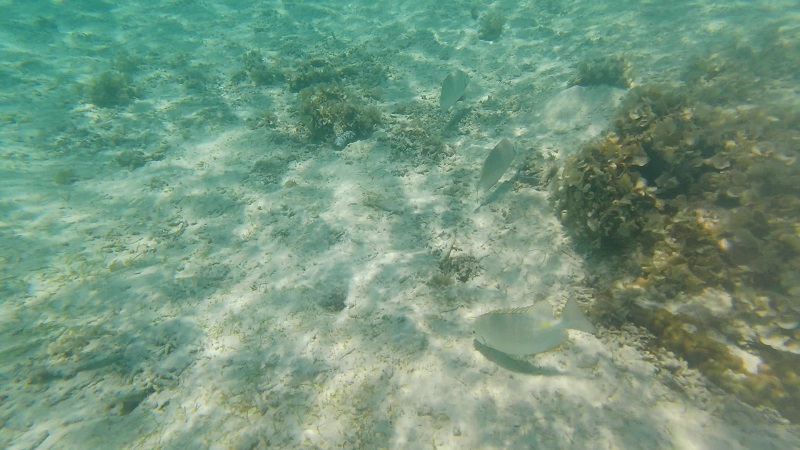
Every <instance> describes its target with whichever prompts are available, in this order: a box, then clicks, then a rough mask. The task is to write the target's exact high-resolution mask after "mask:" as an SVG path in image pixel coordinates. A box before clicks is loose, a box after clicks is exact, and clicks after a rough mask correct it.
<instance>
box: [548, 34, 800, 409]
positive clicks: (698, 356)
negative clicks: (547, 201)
mask: <svg viewBox="0 0 800 450" xmlns="http://www.w3.org/2000/svg"><path fill="white" fill-rule="evenodd" d="M797 47H798V46H797V45H791V44H789V43H787V42H785V41H781V40H778V41H776V42H773V43H772V45H769V43H765V44H764V47H763V48H762V49H761V50H762V51H761V53H759V54H763V55H766V56H765V57H766V58H768V59H769V60H770V61H772V60H776V61H777V60H779V59H781V58H779V57H778V56H776V53H779V54H781V55H782V59H784V60H786V61H794V63H795V64H800V61H798V60H799V59H800V57H798V56H797V55H799V54H800V51H798V50H800V49H798V48H797ZM745 53H746V58H744V57H743V55H742V51H741V50H740V49H735V50H734V51H730V52H725V51H723V52H717V53H715V54H714V55H713V56H712V57H709V58H708V59H707V60H706V62H705V63H699V62H698V61H695V62H693V63H692V64H691V65H690V66H689V68H688V70H687V71H686V73H685V74H684V76H683V80H684V84H682V85H675V86H670V85H652V86H642V87H637V88H634V89H632V90H631V91H630V92H629V93H628V96H627V97H626V98H625V100H624V101H623V103H622V105H621V107H620V110H619V112H618V114H617V117H616V119H615V120H614V122H613V125H612V127H611V129H610V130H609V132H608V134H607V135H606V136H605V137H603V138H602V139H600V140H598V141H596V142H592V143H589V144H587V145H585V146H584V147H583V148H582V149H581V150H580V151H579V152H578V153H576V154H575V155H573V156H572V157H571V158H570V159H569V161H568V162H567V164H566V165H565V167H564V168H563V171H562V173H561V174H560V176H559V177H558V178H557V180H556V181H554V183H553V195H552V197H551V198H552V202H553V204H554V206H555V207H556V208H557V210H558V211H559V214H560V217H561V220H562V222H563V224H564V226H565V227H566V228H567V229H568V230H569V232H570V233H571V235H572V236H573V238H574V239H575V242H576V244H577V245H578V246H579V247H580V248H581V249H583V250H584V251H585V252H586V253H588V254H590V257H591V258H593V259H594V262H595V264H593V266H595V267H597V268H598V269H597V277H596V280H597V281H596V285H595V288H596V291H597V292H598V308H599V311H598V312H597V313H596V317H598V318H600V319H602V320H605V321H606V323H609V324H612V325H613V324H619V323H621V322H624V321H632V322H634V323H636V324H637V325H640V326H644V327H646V328H647V329H649V330H650V331H651V332H652V333H653V334H654V335H655V337H656V340H657V342H658V343H659V344H660V345H662V346H663V347H665V348H668V349H670V350H672V351H673V352H675V353H676V354H678V355H679V356H681V357H683V358H684V359H686V361H687V362H688V363H689V364H690V365H691V366H693V367H695V368H697V369H699V370H700V371H702V372H703V373H704V374H705V375H706V377H707V378H708V379H709V380H711V381H713V382H714V383H716V384H717V385H719V386H720V387H722V388H724V389H725V390H727V391H728V392H731V393H734V394H735V395H736V396H737V397H738V398H740V399H741V400H743V401H745V402H747V403H750V404H753V405H760V406H767V407H771V408H775V409H777V410H778V411H779V412H781V413H782V414H783V415H784V417H786V418H787V419H789V420H792V421H794V422H798V421H800V409H798V408H797V407H795V406H793V402H791V401H787V398H800V377H798V376H797V369H796V368H797V367H800V305H798V304H797V302H796V301H795V300H794V299H795V298H796V297H797V295H798V294H800V281H798V277H797V276H796V275H797V274H798V273H800V226H798V225H797V224H798V223H800V164H798V163H797V142H799V141H800V132H799V131H798V130H800V113H798V112H797V109H796V108H795V107H794V106H793V105H792V104H791V101H787V100H786V99H785V98H781V96H780V95H777V93H778V92H780V91H781V88H780V86H781V83H782V82H783V80H782V79H774V80H772V81H771V82H769V83H767V82H765V81H764V80H763V77H765V76H766V73H765V72H764V70H763V66H764V62H763V61H759V56H758V55H759V54H756V53H749V52H745ZM784 64H789V65H791V63H784ZM781 73H783V72H782V71H780V70H777V71H776V72H775V74H776V75H778V76H779V75H780V74H781ZM740 86H745V88H740ZM768 88H769V89H771V90H767V89H768ZM756 89H762V90H763V92H761V93H758V92H757V91H756ZM772 90H774V91H772ZM709 289H711V290H715V291H718V292H722V293H724V296H725V297H726V298H729V299H730V300H729V303H730V306H729V307H727V308H726V309H724V310H723V311H722V312H715V313H713V314H712V313H709V312H708V311H711V310H712V305H711V304H710V303H709V300H708V298H706V297H704V295H705V294H707V292H709ZM642 306H646V308H643V307H642ZM670 311H673V312H675V311H677V313H673V312H670ZM684 311H692V313H684ZM697 311H705V312H706V313H702V314H698V313H696V312H697ZM735 347H738V349H739V350H737V351H738V352H740V353H741V352H744V353H749V354H751V355H754V356H755V357H756V358H758V359H759V360H760V361H761V365H760V366H759V367H758V368H757V370H756V372H750V371H747V370H745V369H744V368H743V367H744V366H743V364H742V361H741V359H740V357H739V356H736V353H735V352H732V350H731V349H732V348H735Z"/></svg>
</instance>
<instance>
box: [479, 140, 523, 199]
mask: <svg viewBox="0 0 800 450" xmlns="http://www.w3.org/2000/svg"><path fill="white" fill-rule="evenodd" d="M516 154H517V152H516V150H514V143H513V142H511V141H509V140H508V139H503V140H502V141H500V142H499V143H498V144H497V145H495V146H494V148H493V149H492V151H491V152H489V156H487V157H486V161H484V162H483V169H481V178H480V180H478V190H479V191H481V190H482V191H484V192H485V191H488V190H489V188H491V187H492V186H494V184H495V183H497V181H498V180H499V179H500V178H502V177H503V174H504V173H506V170H508V168H509V167H510V166H511V163H512V162H513V161H514V157H515V156H516Z"/></svg>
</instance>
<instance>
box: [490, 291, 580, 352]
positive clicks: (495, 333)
mask: <svg viewBox="0 0 800 450" xmlns="http://www.w3.org/2000/svg"><path fill="white" fill-rule="evenodd" d="M568 328H570V329H573V330H580V331H585V332H587V333H594V331H595V329H594V325H592V324H591V323H590V322H589V321H588V320H587V319H586V317H585V316H584V315H583V313H582V312H581V310H580V308H578V303H577V302H576V301H575V300H574V299H569V300H567V304H566V305H565V306H564V311H563V312H562V314H561V317H560V318H559V319H556V318H555V317H554V316H553V309H552V308H551V307H550V304H549V303H547V302H539V303H536V304H534V305H531V306H526V307H523V308H513V309H500V310H497V311H492V312H488V313H486V314H483V315H480V316H478V318H477V319H475V333H476V334H477V339H478V341H480V342H481V343H483V344H484V345H486V346H488V347H491V348H493V349H495V350H498V351H501V352H503V353H507V354H509V355H533V354H536V353H541V352H544V351H547V350H550V349H551V348H554V347H557V346H559V345H561V344H562V343H563V342H564V341H566V340H567V337H568V335H567V329H568Z"/></svg>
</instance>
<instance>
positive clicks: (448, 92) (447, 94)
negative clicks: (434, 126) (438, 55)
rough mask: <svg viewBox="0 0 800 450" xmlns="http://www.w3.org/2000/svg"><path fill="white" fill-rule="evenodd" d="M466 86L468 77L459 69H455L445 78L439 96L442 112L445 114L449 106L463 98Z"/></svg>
mask: <svg viewBox="0 0 800 450" xmlns="http://www.w3.org/2000/svg"><path fill="white" fill-rule="evenodd" d="M468 84H469V76H467V74H466V73H465V72H464V71H463V70H461V69H456V70H455V72H453V73H451V74H450V75H448V76H447V77H445V79H444V81H442V93H441V94H440V95H439V106H440V107H441V108H442V112H447V110H448V109H450V107H451V106H453V105H455V104H456V102H457V101H459V100H461V99H463V98H464V97H465V95H464V92H466V90H467V85H468Z"/></svg>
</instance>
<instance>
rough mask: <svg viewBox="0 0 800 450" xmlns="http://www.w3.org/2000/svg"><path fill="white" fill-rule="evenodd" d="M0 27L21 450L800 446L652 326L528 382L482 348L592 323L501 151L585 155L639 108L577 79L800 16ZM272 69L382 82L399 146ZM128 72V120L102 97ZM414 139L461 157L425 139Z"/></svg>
mask: <svg viewBox="0 0 800 450" xmlns="http://www.w3.org/2000/svg"><path fill="white" fill-rule="evenodd" d="M327 3H330V5H327V6H326V4H327ZM0 4H2V6H3V8H4V9H7V10H9V11H14V14H10V15H7V16H6V17H5V18H3V19H2V22H3V27H1V28H0V36H2V38H0V42H2V45H1V46H0V49H1V50H0V51H2V53H3V58H2V62H0V76H2V85H3V89H2V92H0V95H1V96H2V98H3V101H2V102H1V103H2V105H3V106H2V107H0V114H1V115H2V116H1V117H2V119H3V120H2V127H1V128H0V136H2V142H3V148H2V151H3V158H2V161H0V263H1V264H0V270H1V272H0V279H2V281H3V284H2V285H0V286H1V287H2V292H0V296H1V297H2V301H0V382H1V383H0V447H3V448H15V449H16V448H19V449H23V448H41V449H45V448H182V449H183V448H235V449H254V448H267V447H277V448H431V447H433V448H543V449H555V448H572V449H576V448H580V449H584V448H585V449H590V448H591V449H594V448H596V449H618V448H619V449H624V448H630V449H644V448H647V449H657V448H664V449H672V448H680V449H719V448H725V449H728V450H732V449H746V448H760V449H769V448H775V449H788V448H800V431H799V430H798V428H797V427H796V425H792V424H789V423H787V422H786V421H785V420H783V419H782V418H781V417H780V416H779V415H777V414H776V413H774V412H771V411H768V410H759V409H755V408H752V407H750V406H747V405H744V404H743V403H741V402H739V401H738V400H736V399H735V398H734V397H733V396H731V395H729V394H726V393H723V392H721V391H720V390H719V389H717V388H715V387H714V386H713V385H711V384H709V383H707V382H706V381H705V380H704V378H703V377H702V376H701V375H700V374H699V373H698V372H696V371H695V370H693V369H691V368H688V367H687V365H686V363H685V362H683V361H681V360H680V359H678V358H676V357H675V356H674V355H672V354H671V353H669V352H667V351H661V352H653V351H652V349H646V348H645V345H644V344H643V343H644V342H645V341H647V339H648V334H647V332H646V331H645V330H642V329H639V328H636V327H633V326H627V327H622V328H608V327H604V326H602V324H600V325H599V326H598V331H597V333H596V334H595V335H589V334H586V333H582V332H573V331H570V339H569V341H568V342H567V343H565V344H564V345H562V346H560V347H558V348H557V349H555V350H553V351H550V352H547V353H544V354H540V355H536V356H533V357H530V358H525V359H522V360H514V359H510V358H508V357H506V356H504V355H502V354H497V353H495V352H492V351H491V350H490V349H488V350H487V349H485V348H482V347H481V346H480V344H479V343H475V342H474V341H473V340H474V335H473V332H472V329H471V325H470V320H471V318H474V317H475V316H477V315H479V314H481V313H484V312H487V311H490V310H493V309H497V308H508V307H518V306H524V305H528V304H530V303H532V302H533V301H538V300H545V301H549V302H550V303H551V304H553V306H554V307H555V308H556V310H560V308H561V307H562V306H563V304H564V301H565V299H566V298H570V297H573V298H576V299H578V301H579V303H580V304H581V306H582V307H583V309H585V310H588V309H591V306H592V304H593V298H592V296H591V292H590V290H589V289H588V288H587V283H586V277H587V270H586V267H585V263H584V261H583V259H582V257H581V256H580V255H579V254H577V253H576V252H575V251H574V250H573V247H572V244H571V242H570V240H569V239H568V238H567V237H566V235H565V232H564V230H563V229H562V228H561V225H560V223H559V221H558V219H557V217H556V215H555V212H554V211H553V209H552V207H551V205H550V203H549V202H548V198H547V196H548V192H547V190H546V189H545V188H544V187H543V186H542V185H537V184H536V183H524V182H519V180H515V179H512V178H511V175H513V174H512V172H513V170H512V171H509V174H507V175H506V177H505V178H504V179H503V180H502V181H501V184H500V186H498V187H497V192H496V193H495V194H492V195H491V196H490V197H489V198H488V199H486V198H485V197H484V196H483V195H480V194H479V193H477V192H476V191H475V189H474V187H475V182H476V181H477V177H478V174H479V171H480V167H481V164H482V163H483V160H484V158H485V157H486V154H487V152H488V151H489V150H490V149H491V148H492V147H493V146H494V145H495V144H496V143H497V142H498V141H499V140H500V139H502V138H509V139H513V140H514V141H515V142H516V143H517V148H518V155H517V162H518V163H519V162H521V161H523V160H525V159H526V158H529V157H531V156H532V155H534V156H535V155H543V156H542V158H549V159H550V160H551V161H556V162H558V161H563V160H564V159H565V158H566V157H567V156H569V155H570V154H571V153H572V152H574V151H575V150H576V149H577V148H578V147H579V146H580V144H581V143H583V142H585V141H587V140H589V139H592V138H594V137H597V136H598V135H600V134H601V133H602V132H603V130H604V129H605V128H606V127H607V125H608V121H609V120H610V118H612V117H613V115H614V113H615V110H616V107H617V106H618V104H619V101H620V99H621V98H622V97H623V95H624V94H625V90H624V89H622V88H617V87H608V86H571V85H570V83H569V80H570V79H571V78H572V77H573V76H574V72H575V67H576V66H577V65H578V64H579V63H580V62H581V61H583V60H586V59H590V58H593V57H596V56H606V55H610V54H622V53H624V54H625V55H626V58H627V59H628V60H629V61H630V63H631V66H632V67H633V82H634V83H642V82H645V81H646V82H651V81H662V82H663V81H672V79H671V77H673V76H674V73H675V72H676V71H678V70H680V69H681V68H683V67H685V65H686V64H687V62H688V61H689V60H690V58H691V57H694V56H699V55H703V54H706V53H708V52H709V51H711V50H713V49H714V48H715V46H723V45H730V43H731V42H747V40H748V39H749V38H751V37H752V35H753V34H755V33H756V31H757V30H759V29H762V28H764V27H765V26H772V27H780V26H789V25H791V24H792V23H797V19H798V18H799V17H798V16H799V15H800V14H799V13H798V10H797V6H796V4H794V2H791V1H784V2H781V1H773V2H752V1H741V2H724V4H722V3H721V5H720V6H713V3H712V2H642V1H635V2H634V1H615V2H608V3H606V2H589V1H572V2H570V1H566V2H556V1H549V2H534V1H523V2H510V1H508V2H502V1H498V2H494V3H482V2H467V1H452V2H441V4H440V5H437V6H431V5H427V4H426V3H425V2H405V1H404V2H374V1H363V2H351V3H346V4H343V5H340V4H338V3H337V2H289V1H285V2H246V1H238V2H237V1H227V2H226V1H222V0H219V1H214V2H211V1H209V2H188V1H164V2H160V4H161V5H160V6H159V7H155V6H153V5H151V4H150V3H145V2H142V3H141V4H133V5H130V4H127V3H126V5H125V6H119V7H116V6H112V5H110V3H107V2H104V1H75V2H70V1H54V2H46V3H44V4H45V5H46V8H40V7H35V6H34V5H30V4H28V3H22V2H13V1H9V0H4V1H0ZM473 4H475V5H477V7H476V8H477V11H478V12H479V13H480V14H484V13H485V12H486V11H494V10H497V11H502V12H503V13H504V14H505V15H506V16H507V18H508V21H507V23H506V25H505V28H504V31H503V34H502V36H501V37H500V39H498V40H496V41H484V40H481V39H479V37H478V34H479V25H478V21H477V20H475V19H473V18H472V17H471V12H470V7H471V6H472V5H473ZM748 27H751V29H748ZM253 51H257V52H259V55H260V56H261V57H263V60H264V61H266V62H267V64H268V66H269V67H277V68H278V69H280V70H284V69H285V70H289V69H290V68H291V67H300V66H302V65H303V64H305V62H306V61H309V60H312V61H313V60H316V59H318V60H328V61H339V62H341V61H347V60H348V58H351V60H352V63H353V64H361V63H369V64H372V65H374V67H380V68H381V70H382V71H384V78H385V79H384V80H383V81H381V82H380V83H378V86H377V87H376V88H375V92H365V91H364V90H363V89H362V87H363V86H361V85H359V84H358V82H357V81H358V80H356V81H353V80H352V79H351V80H350V82H352V83H353V85H352V86H351V88H352V89H353V90H354V91H355V92H358V93H359V94H360V95H362V96H363V97H364V98H368V99H369V100H368V101H369V102H370V104H372V105H374V106H376V107H377V108H378V109H379V110H380V111H381V113H382V115H383V120H382V122H381V124H380V125H378V127H377V129H376V130H375V131H374V132H373V133H371V134H370V135H369V136H368V137H365V138H363V139H359V140H357V141H355V142H352V143H350V144H349V145H346V146H345V147H344V148H335V147H334V146H332V145H331V144H330V142H326V141H325V140H324V139H323V140H322V141H320V140H315V139H311V137H310V136H309V135H308V131H307V130H306V129H305V127H304V126H303V121H302V120H301V118H300V117H298V112H297V104H298V102H299V100H298V94H297V93H296V92H292V91H291V89H290V88H289V87H288V84H287V80H286V79H276V80H268V82H265V83H258V82H257V80H254V77H253V74H252V73H250V74H249V76H250V78H248V74H247V73H244V75H242V73H243V72H242V71H243V70H244V71H245V72H246V68H245V69H243V67H245V63H244V62H243V61H245V60H246V57H245V55H247V54H248V52H253ZM251 54H252V53H251ZM125 64H128V66H131V67H135V68H131V69H130V71H129V72H130V84H131V87H130V89H131V91H130V92H129V93H128V94H129V97H130V99H128V100H127V101H126V100H125V99H122V100H119V103H120V104H119V105H114V106H109V107H99V106H98V105H96V104H93V103H92V102H91V101H90V99H91V98H92V93H91V85H92V83H93V81H92V80H95V79H96V76H97V74H99V73H102V72H104V71H107V70H115V71H122V69H121V67H122V66H125ZM128 66H125V67H128ZM457 68H458V69H462V70H464V71H465V72H466V73H468V75H469V76H470V80H471V81H470V85H469V88H468V91H467V97H466V99H465V100H464V101H462V102H459V103H457V105H456V106H455V107H454V108H453V110H451V111H449V112H447V113H444V114H443V113H442V112H441V111H439V105H438V97H439V88H440V86H441V81H442V79H443V78H444V76H445V75H447V74H448V73H449V72H450V71H452V70H454V69H457ZM278 69H276V70H278ZM280 70H278V71H280ZM276 73H277V72H276ZM265 111H268V112H270V114H269V115H268V116H267V119H265V118H264V117H265V114H266V113H265ZM419 129H423V130H426V129H427V136H428V137H430V136H438V137H439V139H440V141H439V144H440V145H439V147H437V148H438V151H437V152H435V154H432V155H421V154H418V153H415V152H414V151H413V150H414V145H413V139H412V143H411V144H409V141H408V139H405V140H403V139H401V138H400V137H399V136H400V135H401V134H402V133H403V132H407V135H411V136H423V137H424V136H425V134H423V135H420V134H416V135H414V134H413V133H411V131H414V130H417V131H418V130H419ZM432 141H436V139H432ZM420 145H421V144H420ZM480 205H482V206H480Z"/></svg>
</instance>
